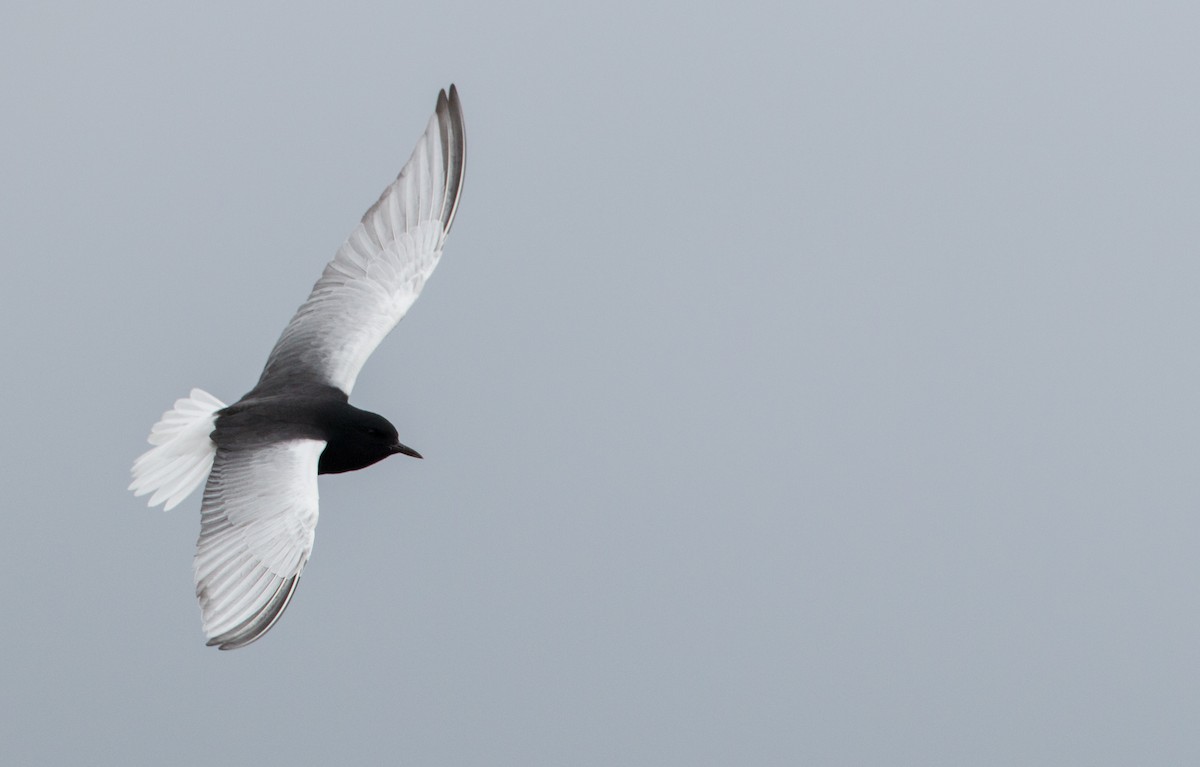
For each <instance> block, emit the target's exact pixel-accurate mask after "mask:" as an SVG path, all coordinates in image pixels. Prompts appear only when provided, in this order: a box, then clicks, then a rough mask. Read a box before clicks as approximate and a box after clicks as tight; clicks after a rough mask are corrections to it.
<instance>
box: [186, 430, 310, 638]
mask: <svg viewBox="0 0 1200 767" xmlns="http://www.w3.org/2000/svg"><path fill="white" fill-rule="evenodd" d="M324 449H325V443H324V442H323V441H320V440H312V439H297V440H291V441H288V442H278V443H275V444H272V445H267V446H265V447H255V448H246V449H233V450H230V449H225V448H221V449H219V450H218V451H217V457H216V460H215V462H214V463H213V469H212V473H211V474H209V475H208V484H207V485H205V487H204V503H203V505H202V506H201V516H200V540H199V541H197V543H196V559H195V561H194V564H193V568H194V570H195V576H196V596H197V597H198V598H199V599H200V613H201V617H202V619H203V621H204V633H205V634H206V635H207V636H208V644H209V645H219V646H220V648H221V649H222V650H232V649H234V648H236V647H244V646H245V645H248V644H250V643H251V642H253V641H254V640H255V639H258V638H259V637H260V636H262V635H263V634H265V633H267V630H268V629H270V628H271V626H273V625H274V624H275V621H277V620H279V616H280V615H282V614H283V611H284V608H286V607H287V605H288V602H289V601H290V600H291V598H292V593H293V592H294V591H295V590H296V583H297V582H298V581H299V579H300V571H301V570H303V569H304V565H305V564H306V563H307V562H308V555H309V554H310V553H312V547H313V532H314V531H315V529H316V527H317V462H318V460H319V459H320V457H321V451H322V450H324Z"/></svg>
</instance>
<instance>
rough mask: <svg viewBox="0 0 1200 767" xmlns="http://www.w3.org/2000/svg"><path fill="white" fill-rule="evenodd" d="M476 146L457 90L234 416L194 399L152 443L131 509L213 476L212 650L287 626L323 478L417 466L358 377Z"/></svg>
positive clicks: (185, 491)
mask: <svg viewBox="0 0 1200 767" xmlns="http://www.w3.org/2000/svg"><path fill="white" fill-rule="evenodd" d="M465 163H466V137H465V135H464V133H463V116H462V107H461V105H460V104H459V100H458V91H457V90H456V89H455V87H454V86H453V85H451V86H450V93H449V95H447V93H446V91H444V90H443V91H441V92H440V93H439V94H438V100H437V108H436V110H435V111H434V114H433V116H432V117H431V118H430V120H429V124H428V126H427V127H426V129H425V133H424V134H423V135H422V136H421V138H420V139H419V140H418V141H417V146H416V148H415V149H414V150H413V153H412V156H411V157H410V158H409V160H408V162H407V163H406V164H405V166H404V169H403V170H401V171H400V175H399V176H398V177H397V178H396V180H395V181H394V182H392V184H391V185H390V186H388V188H387V189H385V190H384V191H383V194H382V195H381V196H380V197H379V201H378V202H376V203H375V204H374V205H372V206H371V208H370V209H369V210H368V211H367V212H366V214H365V215H364V216H363V218H362V221H361V222H360V223H359V224H358V226H357V227H356V228H355V229H354V231H353V232H352V233H351V234H350V236H349V238H347V239H346V241H345V242H344V243H343V244H342V246H341V247H340V248H339V249H338V251H337V255H335V256H334V258H333V260H332V261H330V262H329V265H328V266H326V267H325V271H324V273H322V274H321V278H320V279H319V280H317V284H316V285H314V286H313V289H312V293H311V294H309V297H308V300H307V301H305V302H304V303H303V304H302V305H301V306H300V309H299V310H297V312H296V314H295V316H294V317H292V321H291V322H289V323H288V325H287V327H286V328H284V330H283V335H281V336H280V337H279V341H278V342H277V343H276V344H275V348H274V349H272V350H271V354H270V356H269V357H268V358H267V364H266V367H265V368H263V372H262V376H261V377H260V378H259V379H258V383H257V384H255V386H254V388H253V389H251V390H250V392H249V393H248V394H246V395H245V396H244V397H242V398H241V399H240V400H238V401H237V402H235V403H234V404H232V405H229V406H226V405H225V403H223V402H221V401H220V400H218V399H217V398H216V397H214V396H212V395H211V394H209V393H207V392H205V391H202V390H200V389H192V391H191V394H190V396H189V397H186V398H184V399H180V400H178V401H176V402H175V406H174V408H173V409H172V410H169V411H167V412H166V413H164V414H163V417H162V420H160V421H159V422H158V423H157V424H155V425H154V428H153V429H151V431H150V437H149V442H150V444H151V445H153V447H152V448H151V449H150V450H149V451H147V452H146V453H144V454H143V455H142V456H141V457H139V458H138V459H137V461H136V462H134V464H133V483H132V484H131V485H130V486H129V489H130V490H133V491H134V495H137V496H142V495H146V494H151V495H150V505H151V506H154V505H156V504H159V503H163V504H165V506H164V508H165V509H171V508H174V507H175V506H176V505H178V504H179V502H180V501H182V500H183V499H184V498H186V497H187V496H188V495H189V494H190V493H191V492H192V490H194V489H195V488H196V487H197V486H198V485H199V484H200V481H201V480H203V479H204V478H205V477H206V476H207V477H208V481H207V483H206V484H205V486H204V499H203V502H202V504H201V511H200V538H199V540H198V541H197V543H196V556H195V560H194V562H193V571H194V575H195V580H196V596H197V598H198V599H199V600H200V614H201V619H202V621H203V625H204V633H205V635H206V636H207V637H208V644H209V645H210V646H213V645H215V646H217V647H219V648H220V649H222V650H232V649H235V648H238V647H245V646H246V645H248V644H250V643H251V642H253V641H254V640H256V639H258V638H259V637H261V636H262V635H263V634H265V633H266V632H267V631H268V630H269V629H270V628H271V627H272V626H273V625H275V622H276V621H277V620H279V616H280V615H282V614H283V611H284V609H285V608H286V607H287V605H288V602H289V601H290V600H291V598H292V594H294V593H295V591H296V584H297V582H298V581H299V580H300V573H301V572H302V571H303V570H304V566H305V564H307V563H308V558H309V555H310V554H311V553H312V548H313V533H314V530H315V529H316V526H317V475H318V474H336V473H340V472H346V471H354V470H356V469H362V468H365V467H367V466H370V465H371V464H373V463H377V462H378V461H381V460H383V459H384V458H387V457H388V456H389V455H394V454H396V453H402V454H404V455H409V456H413V457H414V458H420V457H421V456H420V454H418V453H417V451H415V450H413V449H412V448H410V447H407V446H405V445H403V444H401V443H400V439H399V436H398V435H397V433H396V427H394V426H393V425H392V424H391V423H390V422H388V420H387V419H386V418H384V417H383V416H381V415H376V414H375V413H369V412H367V411H365V410H360V409H358V408H356V407H354V406H353V405H351V404H350V403H349V398H350V391H351V390H352V389H353V388H354V381H355V379H357V378H358V372H359V370H361V369H362V366H363V363H364V362H366V361H367V357H369V356H371V352H372V351H374V350H375V347H376V346H378V345H379V342H380V341H382V340H383V338H384V336H386V335H387V334H388V332H390V331H391V329H392V328H393V327H395V326H396V323H398V322H399V321H400V319H401V318H402V317H404V314H405V313H406V312H407V311H408V309H409V307H410V306H412V304H413V302H414V301H416V299H417V296H418V295H419V294H420V292H421V288H422V287H424V286H425V281H426V280H427V279H428V278H429V275H430V274H431V273H432V272H433V270H434V267H436V266H437V263H438V259H439V258H440V257H441V255H442V246H443V244H444V243H445V241H446V235H447V233H448V232H449V231H450V225H451V224H452V223H453V222H454V214H455V211H456V210H457V209H458V199H459V195H460V194H461V192H462V183H463V173H464V169H465Z"/></svg>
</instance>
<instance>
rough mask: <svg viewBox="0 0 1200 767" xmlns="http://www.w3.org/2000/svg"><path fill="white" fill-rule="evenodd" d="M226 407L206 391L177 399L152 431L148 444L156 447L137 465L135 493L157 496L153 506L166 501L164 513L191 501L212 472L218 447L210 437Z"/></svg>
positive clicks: (151, 503)
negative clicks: (192, 496) (220, 413)
mask: <svg viewBox="0 0 1200 767" xmlns="http://www.w3.org/2000/svg"><path fill="white" fill-rule="evenodd" d="M223 407H225V403H224V402H222V401H221V400H219V399H217V398H216V397H214V396H213V395H211V394H209V393H208V392H206V391H203V390H202V389H192V392H191V396H189V397H186V398H184V399H179V400H176V401H175V407H174V408H173V409H171V410H168V411H167V412H165V413H163V417H162V418H161V419H160V420H159V422H158V423H156V424H154V428H153V429H151V430H150V436H149V438H148V441H149V442H150V444H151V445H154V447H152V448H151V449H150V450H147V451H146V452H145V453H142V455H141V456H139V457H138V459H137V460H136V461H134V462H133V483H132V484H131V485H130V486H129V489H130V490H132V491H133V494H134V495H137V496H142V495H146V494H147V493H153V495H151V496H150V505H151V506H157V505H158V504H160V503H164V502H165V503H166V505H165V506H163V510H164V511H168V510H170V509H173V508H175V507H176V506H177V505H179V502H180V501H182V500H183V499H184V498H187V497H188V495H189V494H190V493H191V492H192V491H193V490H195V489H196V487H197V486H198V485H199V484H200V483H201V482H203V481H204V478H205V477H207V476H208V472H209V471H210V470H211V469H212V465H213V458H214V457H215V456H216V454H217V446H216V445H215V444H214V443H213V441H212V439H211V438H210V437H209V435H210V434H212V430H213V425H214V424H215V422H216V420H217V411H218V410H220V409H221V408H223Z"/></svg>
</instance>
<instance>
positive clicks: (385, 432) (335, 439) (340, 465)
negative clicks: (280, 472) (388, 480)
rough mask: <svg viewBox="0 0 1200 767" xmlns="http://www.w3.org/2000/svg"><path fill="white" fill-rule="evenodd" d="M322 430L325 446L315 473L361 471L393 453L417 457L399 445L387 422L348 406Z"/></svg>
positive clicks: (333, 416) (409, 448)
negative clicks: (323, 431) (325, 435)
mask: <svg viewBox="0 0 1200 767" xmlns="http://www.w3.org/2000/svg"><path fill="white" fill-rule="evenodd" d="M325 431H326V434H327V437H326V441H327V442H328V444H327V445H326V446H325V450H324V451H323V452H322V453H321V461H320V463H319V464H318V466H317V473H318V474H340V473H341V472H344V471H354V470H356V469H363V468H366V467H367V466H370V465H371V464H373V463H378V462H379V461H382V460H383V459H384V458H387V457H388V456H389V455H395V454H396V453H403V454H404V455H411V456H412V457H413V458H420V457H421V454H420V453H418V452H417V451H416V450H413V449H412V448H411V447H408V446H406V445H402V444H400V437H399V435H398V434H397V433H396V427H395V426H392V424H391V422H389V421H388V419H386V418H384V417H383V416H381V415H377V414H375V413H369V412H367V411H366V410H359V409H358V408H356V407H353V406H351V405H343V406H342V407H339V408H337V410H336V412H334V413H331V414H330V418H329V419H328V420H327V421H326V423H325Z"/></svg>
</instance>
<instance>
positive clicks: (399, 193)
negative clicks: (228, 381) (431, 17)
mask: <svg viewBox="0 0 1200 767" xmlns="http://www.w3.org/2000/svg"><path fill="white" fill-rule="evenodd" d="M465 161H466V137H465V135H464V133H463V117H462V107H461V105H460V104H459V101H458V91H457V90H456V89H455V87H454V86H453V85H451V86H450V95H449V96H447V95H446V92H445V91H442V92H441V93H440V94H438V102H437V110H436V111H435V112H434V115H433V117H431V118H430V120H429V126H428V127H427V128H426V129H425V133H424V135H422V136H421V139H420V140H419V141H418V142H417V146H416V149H414V150H413V153H412V157H410V158H409V160H408V163H407V164H406V165H405V166H404V169H403V170H402V171H400V175H399V177H398V178H397V179H396V180H395V181H394V182H393V183H392V185H391V186H389V187H388V188H387V189H385V190H384V192H383V195H382V196H380V198H379V201H378V202H376V203H375V204H374V205H373V206H371V209H370V210H368V211H367V212H366V214H365V215H364V216H363V219H362V222H361V223H360V224H359V225H358V227H357V228H356V229H355V230H354V232H353V233H352V234H351V235H350V237H349V238H348V239H347V240H346V242H345V243H343V244H342V246H341V248H339V249H338V252H337V255H336V256H334V259H333V260H332V261H330V262H329V265H328V266H326V267H325V272H324V273H323V274H322V275H321V279H319V280H317V284H316V285H315V286H314V287H313V290H312V293H311V294H310V295H309V297H308V300H307V301H305V302H304V305H303V306H301V307H300V309H299V310H298V311H297V312H296V315H295V316H294V317H293V318H292V321H291V322H290V323H288V326H287V328H286V329H284V331H283V335H282V336H281V337H280V338H279V342H278V343H276V344H275V348H274V349H273V350H272V351H271V356H270V357H269V358H268V359H267V365H266V367H265V368H264V369H263V373H262V377H261V378H260V379H259V382H258V387H257V388H258V389H259V390H260V391H262V390H265V389H269V388H270V387H271V385H272V384H273V383H274V382H275V381H283V380H287V381H289V382H294V381H299V380H305V381H314V382H317V383H322V384H328V385H332V386H336V387H338V388H339V389H341V390H342V391H344V392H346V393H347V394H349V393H350V390H351V389H352V388H353V387H354V381H355V379H357V378H358V372H359V371H360V370H361V369H362V366H363V363H364V362H366V360H367V357H369V356H371V352H373V351H374V350H375V347H376V346H378V345H379V342H380V341H382V340H383V337H384V336H386V335H387V334H388V333H389V332H390V331H391V329H392V328H394V327H395V326H396V323H397V322H399V321H400V319H401V318H402V317H403V316H404V314H405V312H407V311H408V308H409V307H410V306H412V304H413V302H414V301H416V300H417V295H418V294H420V292H421V288H423V287H424V286H425V280H426V279H428V278H429V275H430V274H431V273H432V272H433V269H434V267H436V266H437V263H438V259H439V258H440V257H441V255H442V245H443V243H444V242H445V241H446V234H447V233H448V232H449V231H450V225H451V223H453V221H454V212H455V210H456V209H457V208H458V198H459V193H460V192H461V191H462V181H463V171H464V169H465Z"/></svg>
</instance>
